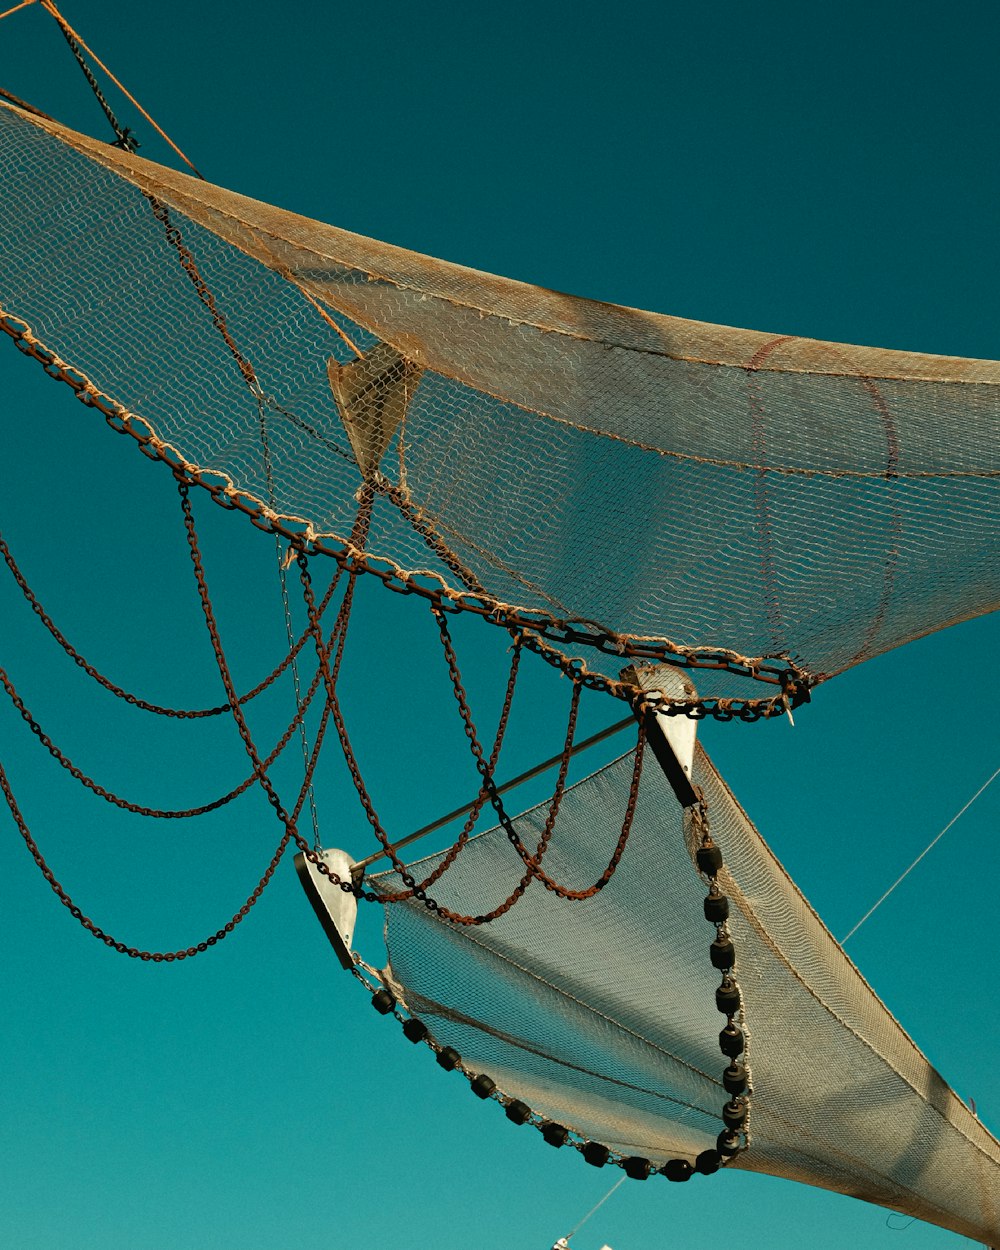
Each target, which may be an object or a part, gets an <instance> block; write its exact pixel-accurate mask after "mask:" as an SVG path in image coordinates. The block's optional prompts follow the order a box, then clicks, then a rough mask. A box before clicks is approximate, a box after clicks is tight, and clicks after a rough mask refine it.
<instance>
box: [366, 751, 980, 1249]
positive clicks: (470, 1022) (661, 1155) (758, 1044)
mask: <svg viewBox="0 0 1000 1250" xmlns="http://www.w3.org/2000/svg"><path fill="white" fill-rule="evenodd" d="M632 760H633V756H632V755H631V754H629V755H626V756H623V757H622V758H620V759H618V760H616V761H614V762H613V763H611V764H609V765H608V766H607V767H605V768H603V769H601V770H600V771H599V772H597V773H595V774H593V775H592V776H590V777H587V778H586V779H584V780H583V781H581V782H579V783H578V784H576V785H575V786H573V787H572V788H571V789H569V790H568V791H567V793H566V795H565V797H564V799H563V804H562V808H561V811H560V814H559V819H558V824H557V826H556V831H555V834H554V837H553V841H552V844H551V848H550V850H549V852H548V854H547V856H546V858H545V867H546V869H547V871H548V872H549V874H550V875H552V876H554V877H555V878H556V879H557V880H559V881H560V882H562V883H564V884H566V885H572V886H574V887H580V886H584V885H588V884H589V883H590V882H591V881H592V880H594V879H595V878H596V877H597V876H599V875H600V873H601V871H602V869H603V867H604V865H605V864H606V863H607V859H608V854H609V850H610V844H611V843H613V840H614V836H615V835H614V834H613V833H609V831H614V830H616V829H617V828H618V827H620V824H621V819H622V813H623V810H624V807H625V803H626V798H627V795H628V790H629V783H630V779H631V776H632ZM693 773H694V780H695V782H696V784H697V785H699V786H700V787H702V788H703V790H704V794H705V799H706V802H707V806H708V814H709V824H710V827H711V830H712V836H713V838H714V840H715V841H716V843H717V844H718V845H719V847H720V848H721V850H722V852H723V855H724V858H725V863H726V865H727V867H726V868H724V869H723V872H722V873H721V874H720V884H721V885H722V888H723V889H724V891H725V893H726V894H728V895H729V897H730V900H731V905H732V914H731V917H730V921H729V925H730V930H731V932H732V935H733V941H734V943H735V945H736V951H737V966H736V974H737V976H738V978H739V983H740V987H741V990H742V993H743V1000H744V1007H745V1011H746V1030H747V1036H748V1039H749V1045H748V1061H749V1067H750V1069H751V1071H752V1089H753V1094H752V1110H751V1114H750V1119H749V1129H750V1138H749V1140H750V1147H749V1149H748V1150H747V1151H745V1152H744V1153H741V1154H740V1155H739V1156H737V1158H736V1161H735V1166H737V1167H741V1168H747V1169H751V1170H754V1171H759V1172H769V1173H772V1174H774V1175H777V1176H783V1177H787V1178H790V1179H793V1180H798V1181H803V1182H806V1183H808V1184H812V1185H818V1186H821V1187H824V1188H827V1189H833V1190H837V1191H839V1192H841V1193H845V1194H851V1195H853V1196H855V1197H859V1198H864V1199H867V1200H868V1201H870V1202H876V1203H879V1204H881V1205H883V1206H888V1207H891V1208H893V1209H895V1210H898V1211H901V1212H905V1213H906V1214H908V1215H912V1216H915V1217H917V1218H919V1219H922V1220H927V1221H929V1222H931V1223H934V1224H939V1225H941V1226H943V1227H945V1228H949V1229H952V1230H953V1231H955V1232H958V1233H963V1234H965V1235H966V1236H968V1237H971V1238H973V1239H974V1240H978V1241H986V1242H988V1243H989V1244H990V1245H996V1244H997V1238H998V1235H1000V1143H998V1142H997V1141H996V1140H995V1139H994V1138H993V1137H992V1136H991V1135H990V1134H989V1132H988V1131H987V1130H986V1129H985V1128H984V1127H983V1125H982V1124H981V1123H980V1121H979V1120H978V1119H976V1117H975V1116H973V1115H972V1113H971V1112H970V1111H969V1109H968V1108H967V1107H966V1106H965V1105H964V1104H963V1103H962V1102H961V1101H960V1100H959V1098H958V1097H957V1096H956V1095H955V1094H954V1093H953V1092H952V1090H951V1089H949V1087H948V1086H947V1085H946V1084H945V1082H944V1081H943V1079H942V1078H941V1077H940V1076H939V1075H938V1073H937V1072H936V1071H934V1069H933V1068H932V1067H931V1066H930V1064H929V1063H928V1062H927V1060H926V1059H924V1057H923V1056H922V1055H921V1054H920V1052H919V1051H918V1050H917V1048H916V1047H915V1046H914V1044H913V1043H912V1042H911V1040H910V1039H909V1038H908V1037H907V1036H906V1034H905V1033H904V1032H903V1030H902V1029H901V1028H900V1026H899V1025H898V1024H897V1023H896V1021H895V1020H894V1019H893V1017H892V1016H891V1015H890V1014H889V1012H888V1011H887V1010H886V1008H885V1007H884V1006H883V1004H882V1003H881V1002H880V1000H879V999H878V998H877V997H876V995H875V994H874V993H873V991H872V990H871V989H870V988H869V986H868V985H867V984H866V982H865V981H864V980H863V978H862V977H861V975H860V974H859V973H858V971H857V970H856V969H855V967H854V965H853V964H852V963H851V962H850V960H849V959H848V958H847V956H846V955H845V954H844V952H843V951H842V950H841V948H840V947H839V946H838V944H837V942H836V941H835V940H834V938H833V937H832V936H831V935H830V933H829V932H828V931H827V930H826V928H825V927H824V926H823V924H822V922H821V921H820V920H819V918H818V917H817V916H816V914H815V913H814V912H813V911H812V909H811V908H810V907H809V905H808V903H807V902H806V901H805V899H804V898H803V897H802V895H801V894H800V893H799V892H798V890H797V889H796V888H795V886H794V885H793V883H792V882H791V881H790V880H789V878H788V877H787V875H786V874H785V872H784V870H783V869H782V867H781V865H780V864H779V863H778V862H777V860H776V859H775V858H774V856H773V855H772V854H771V852H770V851H769V850H768V848H767V846H766V845H765V843H764V842H763V840H762V839H761V837H760V835H759V834H758V832H757V830H756V829H755V828H754V826H753V825H752V823H751V822H750V820H749V819H748V817H747V816H746V814H745V813H744V812H743V810H742V809H741V807H740V806H739V804H738V803H737V801H736V799H735V798H734V796H733V795H732V793H731V792H730V790H729V789H728V787H727V786H726V784H725V782H724V781H723V780H722V778H721V777H720V776H719V774H718V773H717V772H716V771H715V769H714V767H713V766H712V764H711V762H710V761H709V759H708V757H707V756H706V754H705V753H704V751H703V750H702V749H701V748H700V747H699V748H697V750H696V753H695V761H694V770H693ZM546 810H547V807H546V805H544V804H543V805H540V806H539V807H535V808H532V809H531V810H530V811H528V812H525V813H524V814H523V815H522V816H520V817H518V818H517V820H516V821H515V822H514V823H515V825H516V827H517V830H518V833H519V835H520V837H521V839H522V840H523V841H524V842H525V843H527V844H528V845H529V846H534V844H535V842H536V841H537V839H538V836H539V834H540V832H541V829H542V826H543V824H544V821H545V815H546ZM685 825H686V822H685V819H684V817H683V814H682V810H681V808H680V805H679V804H678V801H677V799H676V798H675V796H674V794H673V792H672V790H671V789H670V787H669V785H668V783H667V781H666V780H665V778H664V775H663V773H662V772H661V770H660V769H659V768H658V767H657V765H656V763H655V761H653V760H650V759H649V757H648V756H647V762H646V765H645V767H644V769H643V775H642V782H641V786H640V791H639V800H638V806H637V809H636V816H635V823H634V825H633V832H632V835H631V839H630V841H629V843H628V846H627V847H626V850H625V854H624V856H623V857H622V860H621V864H620V866H619V868H618V871H617V873H616V874H615V875H614V877H612V879H611V881H610V882H609V884H608V885H607V886H606V887H605V889H604V890H603V891H602V892H601V893H600V894H598V895H597V896H595V897H594V898H593V899H590V900H587V901H584V902H571V901H565V900H562V899H559V898H556V897H555V896H553V895H552V894H551V893H549V892H548V891H546V890H545V889H544V888H543V887H542V886H540V885H539V884H538V882H537V881H536V882H532V884H531V885H530V886H529V887H528V890H527V892H526V894H525V896H524V898H523V899H522V900H521V902H520V903H519V904H518V905H517V906H516V907H514V908H512V909H511V910H510V911H509V912H508V913H506V915H504V916H502V917H500V918H499V919H498V920H496V921H494V922H493V923H492V924H490V925H486V926H483V927H480V928H476V929H472V930H465V929H460V928H458V927H456V926H452V925H449V924H447V923H445V922H443V921H441V920H440V919H438V918H435V917H434V916H432V915H431V914H430V913H429V912H428V911H427V910H426V909H425V908H424V907H422V906H421V905H419V904H413V903H401V904H395V905H392V906H389V907H387V908H386V926H387V927H386V942H387V947H388V954H389V963H388V966H387V968H386V971H385V976H386V980H387V982H388V983H389V984H390V985H391V986H393V988H394V989H395V991H396V993H397V995H398V996H399V997H400V999H401V1001H403V1002H404V1003H405V1004H406V1006H407V1007H408V1008H409V1010H411V1011H412V1012H413V1013H414V1014H416V1015H417V1016H419V1017H420V1018H422V1019H424V1020H425V1021H426V1022H427V1024H428V1025H429V1027H430V1029H431V1032H432V1033H433V1034H434V1036H435V1037H436V1038H437V1039H438V1040H439V1041H440V1043H441V1044H442V1045H451V1046H454V1047H455V1048H456V1049H457V1050H458V1051H459V1052H460V1053H461V1054H462V1056H463V1059H464V1060H465V1061H466V1063H467V1064H468V1065H471V1066H472V1067H473V1068H477V1069H478V1070H481V1071H484V1072H486V1073H487V1074H489V1075H490V1076H492V1077H493V1079H494V1080H496V1082H497V1084H498V1085H499V1087H500V1088H501V1089H502V1090H503V1091H504V1092H505V1093H506V1094H509V1095H511V1096H513V1097H518V1098H521V1099H523V1100H524V1101H525V1102H527V1103H528V1104H529V1105H530V1106H531V1107H532V1108H533V1109H534V1110H536V1111H538V1112H539V1113H541V1114H542V1115H544V1116H546V1117H549V1118H552V1119H554V1120H556V1121H557V1122H560V1123H563V1124H566V1125H568V1126H570V1127H572V1128H573V1129H575V1130H576V1131H577V1132H579V1133H580V1134H582V1135H583V1136H585V1137H587V1138H590V1139H592V1140H597V1141H600V1142H603V1143H604V1144H605V1145H608V1146H610V1147H612V1148H613V1149H615V1150H618V1151H621V1152H622V1153H623V1154H625V1155H641V1156H645V1157H647V1158H649V1159H651V1160H652V1161H653V1162H657V1163H661V1164H662V1163H663V1162H665V1161H666V1160H667V1159H668V1158H671V1157H676V1156H678V1155H680V1156H682V1157H687V1158H689V1159H693V1158H694V1157H695V1155H696V1154H697V1153H698V1152H700V1151H701V1150H704V1149H708V1148H712V1147H714V1144H715V1139H716V1137H717V1135H718V1133H719V1131H720V1129H721V1127H722V1124H721V1110H722V1106H723V1103H724V1102H725V1101H726V1099H727V1098H728V1096H729V1095H728V1094H726V1092H725V1091H724V1089H723V1087H722V1083H721V1075H722V1069H723V1066H724V1064H725V1063H726V1060H725V1059H724V1058H723V1056H722V1055H721V1054H720V1051H719V1045H718V1038H717V1035H718V1031H719V1028H720V1027H721V1025H722V1024H723V1023H724V1018H723V1017H722V1016H721V1015H720V1014H719V1013H718V1011H717V1010H716V1006H715V999H714V994H715V989H716V987H717V986H718V984H719V974H718V973H717V972H716V971H715V970H714V969H713V968H712V967H711V965H710V963H709V957H708V947H709V941H710V938H711V936H712V934H713V932H714V931H713V929H712V928H711V926H710V925H708V924H706V922H705V920H704V917H703V914H702V899H703V898H704V896H705V885H704V883H703V882H702V880H701V879H700V877H699V875H698V873H697V871H696V869H695V867H694V865H693V859H692V855H693V849H694V846H693V843H692V829H691V828H689V827H687V828H686V827H685ZM437 861H438V857H437V856H430V857H428V858H426V859H422V860H420V861H419V863H417V864H416V865H411V871H412V872H413V874H414V876H415V877H416V878H417V879H418V880H420V879H421V878H422V877H424V876H426V875H427V873H429V872H430V870H431V869H432V868H433V867H434V866H435V864H436V863H437ZM522 871H523V866H522V864H521V861H520V859H519V858H518V857H517V854H516V852H515V850H514V848H513V847H512V846H511V844H510V842H509V841H508V838H507V835H506V833H505V831H504V830H503V829H502V828H496V829H492V830H489V831H487V832H485V833H483V834H482V835H480V836H479V837H477V838H475V839H473V840H472V841H470V843H469V844H468V845H467V846H466V848H465V849H464V850H463V851H462V853H461V854H460V855H459V857H458V860H457V861H456V863H455V865H454V866H453V867H452V868H451V869H449V870H448V871H447V872H446V873H445V875H444V876H443V877H442V878H441V880H439V881H438V882H437V883H436V884H435V887H434V894H435V896H436V897H437V898H438V899H439V900H440V901H441V902H442V903H445V904H451V905H455V906H461V907H462V908H463V909H472V910H475V909H477V908H481V909H482V910H486V909H487V908H488V907H490V906H491V905H493V904H495V903H496V902H498V901H500V900H501V899H502V898H503V897H505V895H506V893H507V892H509V890H510V889H511V888H512V887H513V885H514V884H515V883H516V882H517V880H519V879H520V876H521V873H522ZM377 881H378V883H379V885H381V886H383V887H386V888H391V887H392V886H393V884H394V882H396V881H397V879H395V878H394V877H393V875H392V874H391V873H383V874H381V875H380V876H379V877H378V878H377ZM397 884H398V882H397ZM522 1131H523V1130H522Z"/></svg>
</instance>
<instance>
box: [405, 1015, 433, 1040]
mask: <svg viewBox="0 0 1000 1250" xmlns="http://www.w3.org/2000/svg"><path fill="white" fill-rule="evenodd" d="M428 1032H429V1030H428V1028H427V1025H426V1024H424V1022H423V1020H418V1019H417V1018H416V1016H410V1018H409V1020H404V1021H403V1034H404V1035H405V1037H406V1038H407V1039H408V1040H409V1041H411V1042H414V1043H416V1042H422V1041H423V1040H424V1038H425V1037H426V1036H427V1034H428Z"/></svg>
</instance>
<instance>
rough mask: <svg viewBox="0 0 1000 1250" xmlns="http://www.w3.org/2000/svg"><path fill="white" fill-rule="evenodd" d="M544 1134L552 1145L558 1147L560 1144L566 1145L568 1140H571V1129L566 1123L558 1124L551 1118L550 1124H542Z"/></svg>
mask: <svg viewBox="0 0 1000 1250" xmlns="http://www.w3.org/2000/svg"><path fill="white" fill-rule="evenodd" d="M542 1136H543V1137H544V1138H545V1140H546V1141H547V1142H548V1143H549V1145H550V1146H555V1147H556V1148H557V1149H558V1148H559V1147H560V1146H565V1145H566V1143H567V1141H569V1129H568V1128H566V1127H565V1125H562V1124H556V1123H554V1122H553V1121H552V1120H550V1121H549V1122H548V1124H543V1125H542Z"/></svg>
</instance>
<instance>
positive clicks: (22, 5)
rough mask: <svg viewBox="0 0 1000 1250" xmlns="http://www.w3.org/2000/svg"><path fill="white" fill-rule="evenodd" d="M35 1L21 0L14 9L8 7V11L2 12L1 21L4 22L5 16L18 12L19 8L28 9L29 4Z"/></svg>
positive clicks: (0, 14)
mask: <svg viewBox="0 0 1000 1250" xmlns="http://www.w3.org/2000/svg"><path fill="white" fill-rule="evenodd" d="M34 3H35V0H21V3H20V4H15V5H14V7H13V8H12V9H8V10H7V12H6V13H0V22H2V21H3V19H4V18H5V17H10V15H11V14H12V13H16V12H17V11H18V9H26V8H27V7H28V5H29V4H34Z"/></svg>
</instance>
